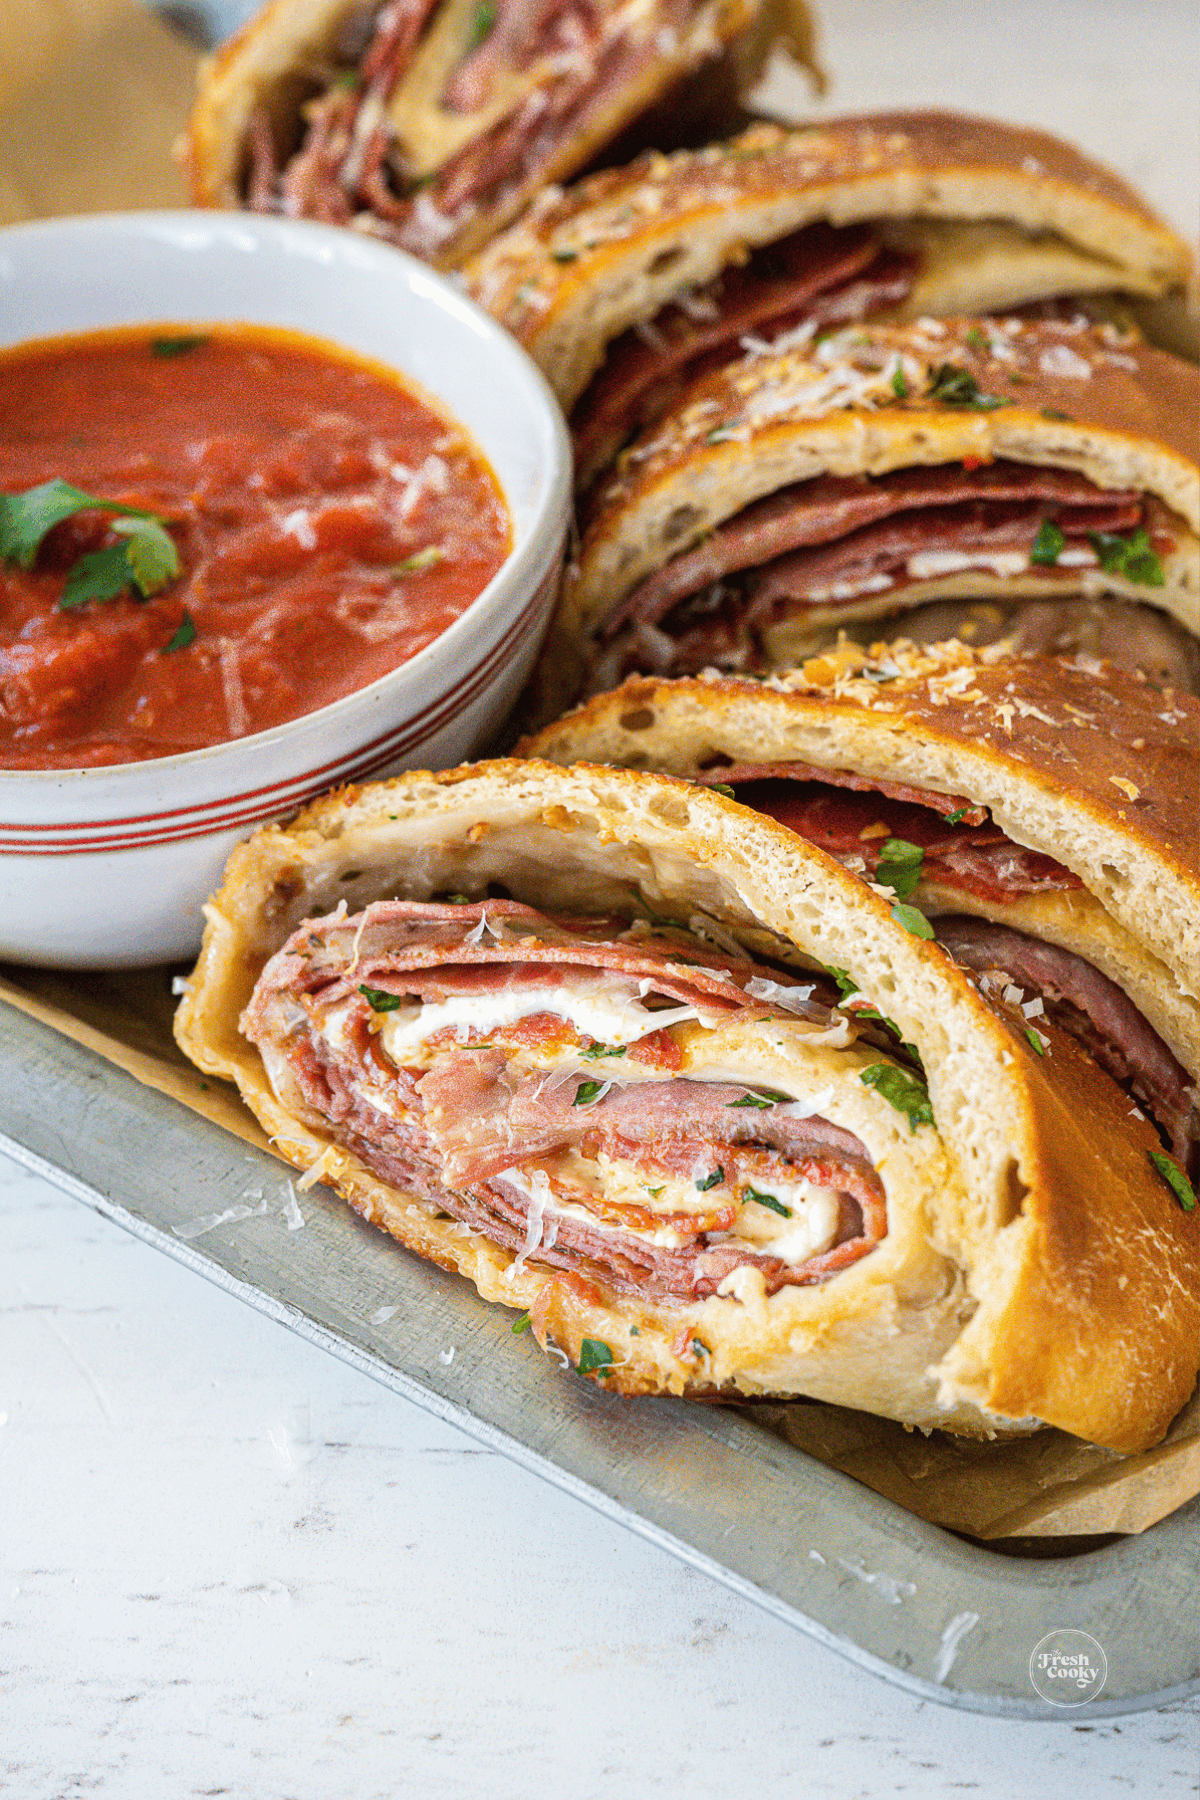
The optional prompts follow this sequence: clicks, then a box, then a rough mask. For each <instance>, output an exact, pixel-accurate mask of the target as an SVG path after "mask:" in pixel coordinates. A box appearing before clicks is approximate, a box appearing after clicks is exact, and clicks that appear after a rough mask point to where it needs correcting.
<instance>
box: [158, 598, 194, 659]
mask: <svg viewBox="0 0 1200 1800" xmlns="http://www.w3.org/2000/svg"><path fill="white" fill-rule="evenodd" d="M195 641H196V621H195V620H194V619H193V618H192V615H191V613H190V612H188V610H187V608H186V607H185V608H184V613H183V618H182V619H181V620H180V622H179V629H178V630H177V631H176V633H175V635H174V637H173V638H172V639H171V641H170V643H169V644H164V645H163V654H164V655H165V654H166V652H167V651H168V650H186V649H187V647H188V645H189V644H194V643H195Z"/></svg>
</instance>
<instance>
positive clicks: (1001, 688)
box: [525, 644, 1200, 1178]
mask: <svg viewBox="0 0 1200 1800" xmlns="http://www.w3.org/2000/svg"><path fill="white" fill-rule="evenodd" d="M525 748H526V749H527V750H528V751H529V753H530V754H531V755H534V756H537V757H542V758H548V759H550V760H552V761H554V762H561V763H574V762H579V761H584V762H598V763H612V764H617V765H624V766H631V767H636V768H648V769H657V770H662V771H664V772H668V773H670V774H674V775H680V776H686V777H689V778H690V779H692V780H696V781H701V782H705V783H720V784H722V785H723V786H725V787H727V788H728V789H729V791H730V792H732V793H734V794H735V795H736V796H737V798H738V799H739V800H740V801H742V802H743V803H744V804H746V805H748V806H752V807H754V808H756V809H761V810H764V811H766V812H767V813H768V814H769V815H770V816H772V817H774V818H775V819H777V820H778V821H780V822H783V823H786V824H787V825H788V826H789V827H790V828H791V829H793V830H795V831H796V832H797V833H799V834H801V835H803V836H805V837H806V838H808V839H809V840H810V841H815V842H817V843H819V844H821V845H822V846H823V847H824V848H826V849H827V850H829V852H830V853H831V854H832V855H835V856H837V857H838V858H839V860H841V861H843V862H844V863H845V864H846V865H847V866H848V867H850V868H852V869H856V870H857V871H858V872H859V874H860V875H861V877H862V879H863V880H865V881H870V880H876V881H880V882H882V881H883V880H885V878H886V876H887V875H888V874H889V873H890V874H891V875H893V876H894V877H895V878H896V879H897V880H899V881H900V882H901V885H902V886H903V887H904V889H905V897H906V899H907V900H910V901H911V902H912V904H914V905H916V906H917V907H919V909H920V910H921V912H922V913H923V914H925V915H926V916H928V917H929V918H931V919H932V920H933V922H934V928H935V930H936V931H937V934H938V936H939V938H940V939H941V940H942V941H943V942H945V944H946V946H947V948H948V949H949V951H950V953H951V954H952V955H953V956H955V957H956V959H957V960H959V961H961V962H962V963H963V964H964V966H966V967H968V968H971V969H973V970H975V971H976V973H977V974H986V973H987V972H988V971H989V970H992V969H996V970H1004V971H1006V974H1007V978H1008V979H1007V980H1006V982H1005V983H1004V984H1002V989H1003V988H1006V987H1009V986H1011V987H1012V988H1014V989H1019V990H1020V1000H1019V1004H1020V1005H1021V1007H1022V1008H1023V1009H1024V1010H1023V1016H1025V1017H1027V1018H1029V1019H1030V1020H1031V1022H1033V1023H1034V1028H1035V1029H1038V1028H1040V1027H1039V1025H1038V1024H1037V1021H1040V1020H1041V1019H1042V1018H1043V1017H1046V1016H1049V1017H1050V1018H1052V1019H1053V1018H1058V1019H1060V1020H1062V1021H1065V1026H1066V1029H1068V1030H1073V1031H1074V1032H1075V1033H1076V1035H1077V1036H1078V1037H1079V1038H1080V1039H1081V1040H1082V1042H1083V1043H1084V1044H1085V1045H1086V1046H1087V1047H1088V1049H1089V1050H1090V1052H1091V1053H1092V1054H1093V1055H1094V1056H1095V1057H1096V1058H1097V1059H1098V1060H1100V1061H1101V1062H1102V1063H1103V1064H1104V1066H1105V1067H1106V1068H1108V1069H1109V1071H1110V1073H1112V1074H1113V1075H1114V1077H1115V1079H1117V1080H1118V1081H1120V1082H1121V1083H1122V1085H1123V1086H1124V1088H1125V1090H1126V1092H1127V1093H1128V1095H1129V1099H1130V1101H1131V1103H1132V1104H1133V1105H1135V1106H1138V1107H1140V1108H1143V1109H1145V1110H1146V1111H1147V1112H1148V1113H1149V1114H1150V1116H1151V1117H1152V1118H1154V1120H1155V1122H1156V1123H1157V1124H1158V1127H1159V1129H1160V1131H1161V1133H1162V1136H1163V1142H1164V1148H1165V1149H1166V1150H1169V1151H1170V1153H1171V1154H1173V1155H1174V1156H1176V1157H1177V1158H1178V1159H1179V1161H1180V1163H1181V1165H1182V1166H1183V1167H1184V1168H1185V1169H1190V1171H1191V1174H1192V1176H1193V1178H1195V1177H1196V1176H1197V1175H1200V1107H1198V1105H1197V1100H1196V1085H1197V1082H1198V1081H1200V832H1198V830H1197V825H1198V823H1200V817H1198V815H1200V703H1198V702H1197V701H1196V700H1194V699H1193V698H1191V697H1190V696H1185V695H1180V694H1177V693H1171V692H1167V693H1163V692H1160V691H1159V690H1158V689H1156V688H1155V687H1153V686H1152V685H1151V684H1150V683H1149V682H1147V681H1146V680H1144V679H1142V678H1139V677H1138V676H1137V675H1136V674H1132V673H1125V672H1121V671H1118V670H1115V669H1112V668H1110V667H1103V666H1098V665H1095V664H1092V663H1090V662H1088V663H1085V664H1084V665H1082V666H1081V665H1080V664H1078V663H1070V662H1066V661H1064V660H1062V659H1057V660H1056V659H1049V658H1046V659H1034V658H1028V659H1026V658H1022V659H1012V660H1009V659H1003V658H999V657H995V656H993V655H989V654H987V653H985V654H983V655H980V654H977V653H974V652H972V651H970V650H968V649H966V648H965V647H964V646H962V645H959V644H951V645H947V646H944V647H941V648H940V649H939V650H936V651H934V652H933V653H924V652H918V651H917V650H915V649H914V647H913V646H911V645H904V644H898V645H894V646H891V647H890V648H889V647H886V646H877V647H876V650H875V652H874V653H872V654H864V653H859V652H857V651H851V650H850V649H848V648H847V649H844V650H843V651H842V652H841V653H840V654H838V655H832V656H830V657H828V658H825V659H818V660H814V661H813V662H810V663H809V664H807V665H806V666H805V668H804V669H803V670H797V671H796V672H795V673H794V674H792V675H790V676H784V677H777V678H774V679H773V680H771V681H768V682H765V683H757V682H745V681H739V680H736V679H733V678H717V677H712V678H708V679H700V680H677V681H651V680H637V679H635V680H632V681H629V682H627V683H626V684H625V685H624V686H623V687H621V688H619V689H617V690H616V692H614V693H611V694H606V695H602V696H600V697H599V698H597V699H595V700H592V701H590V702H589V703H588V704H587V705H586V706H585V707H582V708H581V709H580V710H579V711H577V712H575V713H572V714H569V715H568V716H567V717H566V718H565V719H562V720H560V721H559V722H558V723H557V724H556V725H551V726H549V727H548V728H547V729H546V730H545V731H543V732H542V733H540V734H539V735H538V737H536V738H534V739H532V740H531V741H529V742H528V743H527V745H526V746H525ZM898 843H899V844H902V845H904V846H905V848H903V849H899V850H898V849H897V848H896V846H897V844H898ZM906 857H907V862H905V860H904V859H905V858H906ZM897 858H899V860H897ZM881 871H882V872H881ZM1039 1002H1041V1004H1039Z"/></svg>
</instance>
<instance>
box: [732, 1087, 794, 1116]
mask: <svg viewBox="0 0 1200 1800" xmlns="http://www.w3.org/2000/svg"><path fill="white" fill-rule="evenodd" d="M790 1099H791V1095H790V1094H781V1093H779V1091H778V1090H777V1089H776V1088H760V1089H759V1091H758V1093H757V1094H743V1095H742V1097H741V1099H740V1100H730V1101H729V1102H728V1105H729V1106H755V1107H757V1108H758V1110H759V1111H760V1112H765V1111H766V1110H767V1108H768V1107H770V1106H786V1105H787V1103H788V1101H789V1100H790Z"/></svg>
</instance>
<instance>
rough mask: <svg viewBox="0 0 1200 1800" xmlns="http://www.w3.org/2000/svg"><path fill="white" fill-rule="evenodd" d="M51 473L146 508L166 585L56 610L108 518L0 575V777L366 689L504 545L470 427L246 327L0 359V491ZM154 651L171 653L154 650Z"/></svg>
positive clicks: (277, 336) (264, 717) (499, 504)
mask: <svg viewBox="0 0 1200 1800" xmlns="http://www.w3.org/2000/svg"><path fill="white" fill-rule="evenodd" d="M56 478H57V479H62V480H65V481H68V482H70V483H71V484H72V485H73V486H74V487H76V488H79V489H82V490H84V491H85V492H86V493H87V494H89V495H93V496H96V497H98V498H103V499H105V500H111V501H114V502H117V503H119V506H120V507H125V508H128V509H130V510H131V511H132V510H134V509H140V510H141V511H143V512H149V513H153V514H155V515H157V516H158V517H159V518H161V519H162V520H163V521H164V522H165V524H166V526H167V529H168V531H169V532H170V535H171V537H172V539H173V540H174V543H175V546H176V548H177V551H178V555H179V561H180V573H179V575H178V576H177V577H176V578H175V579H173V580H170V581H168V582H167V584H166V585H165V586H164V587H162V588H160V589H159V591H157V592H155V593H153V594H152V595H151V597H149V598H141V597H139V596H138V595H137V594H136V593H135V592H134V591H133V590H132V589H127V590H126V591H125V592H123V593H121V594H120V595H119V596H118V597H116V598H113V599H107V600H89V601H86V602H85V603H84V604H83V605H80V606H75V607H71V608H70V609H69V610H63V609H62V607H61V606H60V601H61V600H62V598H63V590H64V586H65V583H66V580H67V576H68V574H69V572H70V571H71V570H72V568H73V567H75V566H76V565H77V564H78V562H79V559H80V557H81V556H84V555H87V554H89V553H93V552H96V551H99V550H103V549H105V548H107V547H108V546H111V545H114V544H117V543H119V542H120V541H121V540H120V537H119V535H115V534H114V532H113V520H114V516H115V515H114V513H113V512H101V511H98V510H84V511H80V512H77V513H76V514H75V515H74V516H73V517H71V518H68V519H66V520H64V521H62V522H61V523H60V524H57V525H55V526H54V527H53V529H52V530H50V531H49V532H48V534H47V535H46V536H45V537H44V539H43V540H42V543H41V546H40V548H39V550H38V552H37V555H36V559H35V560H34V562H33V564H32V566H31V567H30V568H28V569H26V568H23V567H21V566H20V565H19V562H18V561H17V560H16V559H15V558H13V557H11V556H10V558H9V559H8V560H7V561H5V562H3V563H0V768H9V769H33V768H79V767H88V766H93V765H96V764H103V763H121V762H135V761H139V760H142V759H144V758H148V757H157V756H168V755H171V754H173V753H174V752H177V751H181V750H192V749H196V748H199V747H201V746H203V745H207V744H215V743H221V742H224V741H226V740H228V739H230V738H238V737H245V736H246V735H247V734H248V733H251V732H256V731H262V730H264V729H266V728H267V727H269V726H272V725H278V724H281V723H282V722H283V721H284V720H286V719H292V718H296V717H297V716H299V715H300V714H301V713H307V712H312V711H314V710H315V709H316V708H317V707H320V706H325V705H327V704H328V703H329V702H330V701H332V700H337V699H340V698H341V697H342V696H343V695H345V694H349V693H353V692H354V691H355V690H356V689H358V688H361V687H365V686H366V685H367V684H368V683H369V682H372V681H374V680H376V679H377V678H378V677H379V676H381V675H384V674H386V673H387V672H388V670H390V669H394V668H395V667H396V666H397V665H398V664H400V663H403V662H406V661H407V660H408V659H409V658H410V657H412V656H415V655H416V654H417V652H418V651H420V650H422V649H423V648H424V647H425V645H427V644H429V643H431V642H432V640H433V639H434V638H436V637H437V636H438V635H439V634H440V633H441V632H443V631H445V629H446V628H447V626H448V625H450V624H451V623H452V622H453V621H454V620H455V619H456V618H458V617H459V615H460V614H461V613H462V612H464V611H465V609H466V608H467V607H468V606H469V605H470V603H471V601H472V600H474V599H475V597H476V595H477V594H479V593H480V592H481V590H482V589H483V588H484V587H485V586H486V585H487V583H488V582H489V581H490V580H491V578H492V576H493V575H494V574H495V573H496V570H497V569H498V568H499V567H500V565H501V563H502V562H503V561H504V559H505V557H506V556H507V554H508V551H509V547H510V526H509V519H508V514H507V510H506V508H505V505H504V502H503V500H502V498H501V496H500V493H499V490H498V488H497V485H496V482H495V479H494V477H493V475H492V473H491V470H490V469H489V468H488V466H487V464H486V462H485V461H484V459H483V456H482V455H481V453H480V452H479V451H478V449H477V448H476V447H475V446H474V445H473V444H472V443H471V441H470V439H469V438H468V436H467V434H466V432H465V431H464V430H463V429H462V428H461V427H459V426H458V425H456V424H455V422H454V421H453V420H452V419H450V418H449V417H447V416H445V415H443V414H441V413H440V412H438V411H437V410H435V408H434V407H433V406H432V405H431V404H430V403H429V401H428V400H427V399H425V398H424V397H423V396H422V395H421V394H420V393H419V392H417V391H416V390H415V389H414V388H413V387H411V386H409V385H407V384H406V383H405V382H404V381H403V379H402V378H400V377H399V376H396V375H393V374H392V373H390V372H389V371H388V370H386V369H384V368H382V367H380V366H377V365H375V364H371V363H367V362H363V361H358V360H355V359H354V358H353V357H351V356H350V355H348V354H346V353H344V352H342V351H339V350H337V349H336V348H334V347H333V346H331V345H326V344H323V343H321V342H319V341H318V340H315V339H309V338H305V337H302V336H300V335H298V334H295V333H291V332H283V331H271V330H264V329H259V328H255V327H251V326H223V327H218V328H212V329H206V330H205V332H204V334H203V335H202V336H184V335H182V328H177V327H176V328H172V327H166V326H163V327H157V328H148V327H141V328H139V329H138V330H137V331H121V332H107V333H94V334H89V335H87V336H83V337H78V338H70V339H58V340H54V341H52V342H51V341H47V342H45V343H42V344H38V345H28V346H23V347H18V348H16V349H14V350H9V351H6V352H4V353H3V354H0V492H4V493H7V494H14V493H22V492H25V491H27V490H28V489H30V488H33V487H37V486H40V485H41V484H42V483H45V482H48V481H51V480H54V479H56ZM168 646H173V647H171V648H168Z"/></svg>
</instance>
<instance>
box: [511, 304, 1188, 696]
mask: <svg viewBox="0 0 1200 1800" xmlns="http://www.w3.org/2000/svg"><path fill="white" fill-rule="evenodd" d="M1198 403H1200V374H1198V372H1197V370H1196V369H1195V368H1193V367H1192V366H1191V365H1190V364H1188V363H1184V362H1182V361H1180V360H1179V359H1178V358H1176V357H1172V356H1169V355H1167V354H1166V353H1165V352H1163V351H1159V350H1153V349H1150V348H1148V347H1147V346H1145V345H1140V344H1124V345H1118V344H1117V343H1116V342H1115V341H1114V338H1113V334H1112V333H1111V332H1110V331H1109V329H1108V328H1106V327H1098V328H1086V327H1083V326H1079V327H1078V328H1077V327H1076V326H1073V325H1069V324H1062V323H1059V324H1054V323H1049V322H1040V323H1036V324H1034V323H1029V322H1023V321H1021V320H1017V319H1008V320H1001V321H996V320H988V319H983V320H969V319H956V320H951V321H939V320H933V319H930V320H924V321H919V322H918V323H917V324H915V325H910V326H903V327H901V326H895V327H885V326H873V325H872V326H862V327H851V328H847V329H845V330H844V331H841V332H838V333H835V334H833V335H831V336H830V337H829V338H827V339H825V340H824V341H822V342H820V343H816V344H813V345H810V346H809V347H808V348H807V349H805V350H804V351H796V352H793V353H791V354H789V355H784V356H772V357H758V356H748V357H746V358H744V359H743V360H742V361H741V362H740V363H735V364H732V365H730V366H729V367H727V368H725V369H723V370H721V371H719V372H718V373H716V374H714V375H712V376H709V377H707V378H705V379H704V380H701V381H700V382H698V383H697V384H696V385H695V386H694V387H693V388H692V389H690V390H689V392H688V393H687V395H685V396H684V398H683V400H682V401H681V402H680V403H679V405H678V406H677V407H676V408H675V410H674V411H673V412H671V413H670V414H669V415H668V416H667V417H666V418H665V419H664V420H662V421H661V422H660V424H659V425H658V426H657V427H655V428H654V429H653V430H652V431H651V432H650V433H648V434H647V435H646V436H645V437H644V438H643V439H640V440H639V441H638V442H637V443H636V444H635V445H634V446H633V447H632V448H631V449H629V450H627V451H626V452H625V453H624V454H623V456H622V457H621V459H620V463H619V465H618V468H617V471H616V472H615V473H614V474H613V475H612V477H611V478H610V479H609V480H608V481H607V482H606V483H605V485H604V486H603V487H602V488H601V489H600V490H599V491H598V493H597V495H596V497H595V499H594V502H593V503H592V505H591V506H590V508H589V511H588V513H587V515H586V516H585V520H584V528H583V536H582V542H581V545H580V550H579V555H578V560H577V563H576V564H575V565H574V566H573V567H572V568H571V569H569V570H568V574H567V578H566V580H565V583H564V587H563V593H562V598H561V601H560V605H559V609H558V612H557V615H556V619H555V622H554V624H553V625H552V628H551V634H550V638H549V640H548V645H547V648H546V650H545V651H544V653H543V661H542V674H541V676H540V677H539V681H538V682H536V683H535V687H534V704H535V707H536V708H539V709H540V717H541V718H542V719H544V718H545V717H547V716H548V713H549V706H550V704H551V701H552V696H553V697H557V698H558V699H559V703H560V705H561V697H562V695H563V694H564V693H570V692H572V691H574V692H576V693H577V692H578V691H579V688H580V686H581V685H584V686H586V687H587V688H588V689H590V691H593V692H597V691H602V690H603V689H604V688H607V687H612V686H615V685H616V683H617V681H618V680H619V679H620V678H621V676H622V675H623V674H626V673H631V672H633V670H635V669H640V670H641V671H643V672H647V673H655V674H667V675H672V674H688V673H692V672H695V671H696V670H698V669H701V668H703V667H705V666H708V665H715V666H718V667H723V668H727V669H731V670H741V669H746V670H750V671H753V672H759V671H769V670H774V669H782V668H787V667H790V666H792V664H793V663H794V662H795V661H796V649H797V645H798V643H801V642H803V640H804V638H805V637H806V635H807V634H808V633H810V632H811V630H812V629H813V627H814V625H818V624H820V625H826V626H828V625H836V624H839V623H841V622H843V621H846V620H852V619H876V618H879V617H881V616H883V615H884V614H888V613H894V612H895V611H896V610H897V609H898V608H908V607H913V606H916V605H918V604H920V603H921V602H926V601H933V600H941V599H944V598H955V599H970V598H972V597H975V598H984V599H988V600H993V601H995V602H996V603H997V604H1000V605H1006V606H1007V605H1011V604H1014V603H1018V602H1024V601H1027V600H1030V599H1044V600H1046V601H1051V600H1053V599H1054V598H1055V597H1056V596H1063V597H1070V596H1074V595H1080V594H1082V595H1085V596H1091V597H1094V598H1096V599H1098V600H1103V601H1105V602H1107V603H1111V602H1113V601H1122V602H1133V603H1136V604H1141V605H1144V606H1149V607H1153V608H1155V609H1156V610H1159V611H1161V612H1163V613H1165V614H1166V615H1167V616H1168V623H1172V624H1173V626H1177V627H1181V628H1182V630H1183V632H1184V633H1185V634H1190V636H1192V637H1193V638H1194V637H1195V636H1197V635H1200V541H1198V539H1197V530H1198V529H1200V469H1198V467H1197V459H1196V447H1195V433H1194V429H1193V421H1194V419H1195V416H1196V411H1197V406H1198ZM543 689H544V690H545V694H544V696H543V692H542V690H543Z"/></svg>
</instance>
